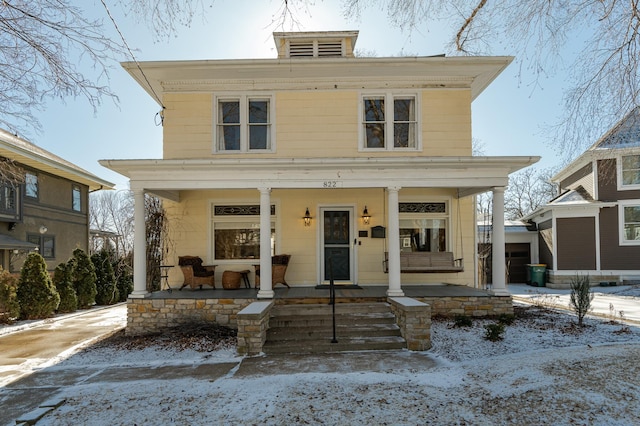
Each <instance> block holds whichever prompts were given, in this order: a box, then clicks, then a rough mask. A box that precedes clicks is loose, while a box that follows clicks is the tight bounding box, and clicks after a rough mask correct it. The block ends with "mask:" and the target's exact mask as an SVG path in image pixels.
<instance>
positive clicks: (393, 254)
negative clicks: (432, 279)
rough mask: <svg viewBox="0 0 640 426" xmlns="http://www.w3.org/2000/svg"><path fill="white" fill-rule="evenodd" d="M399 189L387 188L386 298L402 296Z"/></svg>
mask: <svg viewBox="0 0 640 426" xmlns="http://www.w3.org/2000/svg"><path fill="white" fill-rule="evenodd" d="M398 191H400V188H399V187H391V188H387V193H388V194H389V195H388V204H389V223H388V225H387V229H388V231H389V232H388V235H389V288H388V289H387V296H390V297H397V296H404V292H403V291H402V286H401V283H400V216H399V214H398Z"/></svg>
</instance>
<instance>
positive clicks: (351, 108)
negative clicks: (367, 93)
mask: <svg viewBox="0 0 640 426" xmlns="http://www.w3.org/2000/svg"><path fill="white" fill-rule="evenodd" d="M276 120H277V123H276V139H277V142H276V144H277V154H278V156H283V157H306V158H310V157H346V156H348V157H355V156H357V155H358V93H357V92H344V91H332V92H280V93H278V95H277V96H276Z"/></svg>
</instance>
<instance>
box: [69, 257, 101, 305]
mask: <svg viewBox="0 0 640 426" xmlns="http://www.w3.org/2000/svg"><path fill="white" fill-rule="evenodd" d="M70 262H71V280H72V282H73V288H74V289H75V290H76V295H77V296H78V309H88V308H90V307H91V306H92V305H93V304H94V303H95V302H96V294H97V293H98V290H97V289H96V271H95V268H94V267H93V263H91V259H89V256H87V254H86V253H85V252H84V251H83V250H82V249H79V248H77V249H75V250H74V251H73V258H72V259H71V260H70Z"/></svg>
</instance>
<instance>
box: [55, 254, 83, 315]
mask: <svg viewBox="0 0 640 426" xmlns="http://www.w3.org/2000/svg"><path fill="white" fill-rule="evenodd" d="M53 285H55V286H56V290H58V294H59V295H60V305H59V306H58V312H61V313H66V312H74V311H76V310H77V309H78V296H76V290H75V289H74V288H73V281H72V280H71V267H70V265H69V264H68V263H64V262H63V263H60V264H59V265H58V266H56V270H55V272H54V273H53Z"/></svg>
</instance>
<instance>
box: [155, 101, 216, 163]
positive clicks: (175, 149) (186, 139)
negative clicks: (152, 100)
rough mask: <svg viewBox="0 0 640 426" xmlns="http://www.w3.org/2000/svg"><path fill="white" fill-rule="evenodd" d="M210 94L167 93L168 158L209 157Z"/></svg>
mask: <svg viewBox="0 0 640 426" xmlns="http://www.w3.org/2000/svg"><path fill="white" fill-rule="evenodd" d="M212 99H213V97H212V95H211V94H193V93H182V94H166V95H165V96H164V99H163V101H164V104H165V106H166V109H165V110H164V124H163V126H164V144H163V149H164V152H163V155H164V158H165V159H176V158H210V157H211V151H212V148H213V145H212V144H213V133H212V131H213V115H212V108H213V103H212Z"/></svg>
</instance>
